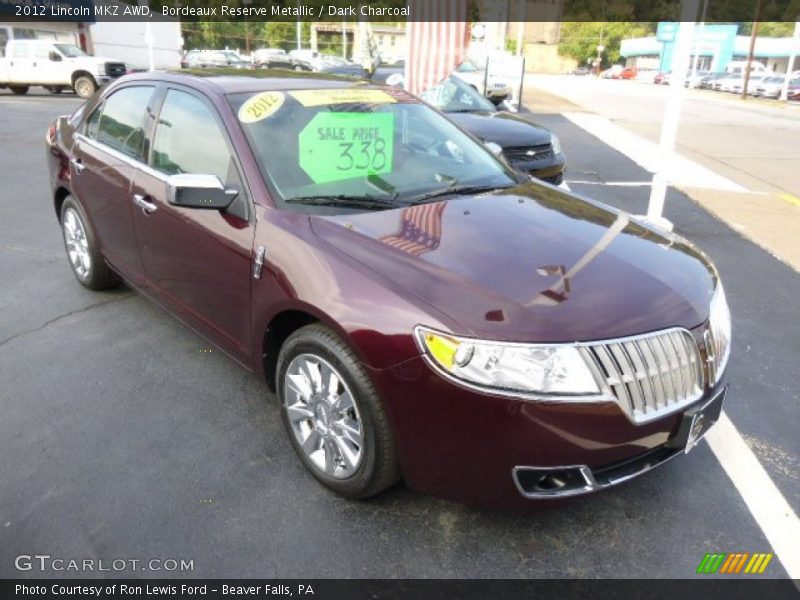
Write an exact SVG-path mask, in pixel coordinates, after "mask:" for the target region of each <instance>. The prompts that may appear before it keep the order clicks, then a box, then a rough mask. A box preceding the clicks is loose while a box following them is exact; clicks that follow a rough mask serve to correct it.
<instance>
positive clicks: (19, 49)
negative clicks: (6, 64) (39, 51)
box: [11, 44, 31, 58]
mask: <svg viewBox="0 0 800 600" xmlns="http://www.w3.org/2000/svg"><path fill="white" fill-rule="evenodd" d="M30 50H31V45H30V44H14V45H13V46H12V48H11V58H29V57H30V55H31V52H30Z"/></svg>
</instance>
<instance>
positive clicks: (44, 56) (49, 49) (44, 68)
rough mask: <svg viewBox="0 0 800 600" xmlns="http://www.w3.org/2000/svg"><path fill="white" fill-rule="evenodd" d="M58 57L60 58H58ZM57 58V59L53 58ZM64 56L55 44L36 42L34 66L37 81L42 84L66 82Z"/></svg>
mask: <svg viewBox="0 0 800 600" xmlns="http://www.w3.org/2000/svg"><path fill="white" fill-rule="evenodd" d="M56 57H58V58H56ZM54 58H55V60H53V59H54ZM62 61H63V57H62V56H61V54H60V53H58V52H56V47H55V46H54V45H53V44H36V46H35V48H34V51H33V66H34V68H35V69H36V74H37V76H36V82H37V83H42V84H51V83H62V84H63V83H64V81H63V79H64V75H63V73H62V71H63V69H62V65H63V62H62Z"/></svg>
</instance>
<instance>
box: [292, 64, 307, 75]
mask: <svg viewBox="0 0 800 600" xmlns="http://www.w3.org/2000/svg"><path fill="white" fill-rule="evenodd" d="M294 70H295V71H297V72H298V73H299V72H300V71H305V69H304V68H303V67H301V66H300V65H295V66H294Z"/></svg>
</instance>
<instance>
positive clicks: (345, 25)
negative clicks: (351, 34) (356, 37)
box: [342, 19, 347, 60]
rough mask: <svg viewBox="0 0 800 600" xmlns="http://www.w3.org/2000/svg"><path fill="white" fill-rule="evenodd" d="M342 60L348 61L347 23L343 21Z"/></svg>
mask: <svg viewBox="0 0 800 600" xmlns="http://www.w3.org/2000/svg"><path fill="white" fill-rule="evenodd" d="M342 58H343V59H345V60H347V21H345V20H344V19H342Z"/></svg>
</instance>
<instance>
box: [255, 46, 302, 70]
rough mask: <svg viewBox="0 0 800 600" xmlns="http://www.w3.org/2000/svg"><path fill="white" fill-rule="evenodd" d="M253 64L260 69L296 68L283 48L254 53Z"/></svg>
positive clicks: (259, 50) (264, 49) (266, 49)
mask: <svg viewBox="0 0 800 600" xmlns="http://www.w3.org/2000/svg"><path fill="white" fill-rule="evenodd" d="M253 64H254V66H255V67H256V68H258V69H294V66H295V63H294V61H292V59H291V58H290V57H289V55H288V54H287V53H286V50H283V49H282V48H259V49H258V50H256V51H255V52H253Z"/></svg>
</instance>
